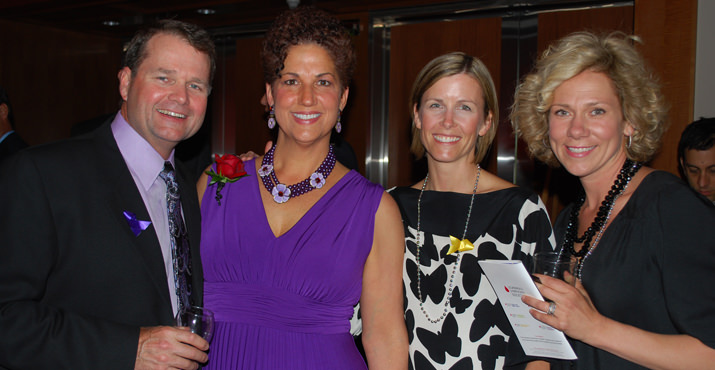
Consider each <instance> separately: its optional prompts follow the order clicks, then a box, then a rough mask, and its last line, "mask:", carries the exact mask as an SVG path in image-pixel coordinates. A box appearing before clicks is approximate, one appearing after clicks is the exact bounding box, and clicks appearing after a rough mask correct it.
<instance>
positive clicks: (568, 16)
mask: <svg viewBox="0 0 715 370" xmlns="http://www.w3.org/2000/svg"><path fill="white" fill-rule="evenodd" d="M576 31H590V32H594V33H609V32H611V31H622V32H625V33H627V34H632V33H633V7H632V6H619V7H613V8H597V9H584V10H565V11H557V12H550V13H542V14H539V37H538V50H539V55H541V53H542V52H543V51H544V50H546V48H547V47H548V46H549V44H551V43H552V42H553V41H555V40H558V39H560V38H561V37H564V36H566V35H568V34H570V33H572V32H576Z"/></svg>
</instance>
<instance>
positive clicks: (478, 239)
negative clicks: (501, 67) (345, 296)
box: [391, 53, 554, 369]
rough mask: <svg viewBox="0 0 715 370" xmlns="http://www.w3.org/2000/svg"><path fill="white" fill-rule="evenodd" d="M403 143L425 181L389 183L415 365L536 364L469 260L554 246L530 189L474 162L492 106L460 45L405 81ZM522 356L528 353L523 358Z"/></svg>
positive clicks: (485, 144)
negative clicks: (409, 121) (399, 226)
mask: <svg viewBox="0 0 715 370" xmlns="http://www.w3.org/2000/svg"><path fill="white" fill-rule="evenodd" d="M411 106H412V116H413V137H412V148H411V149H412V152H413V153H414V154H415V155H416V156H417V157H418V158H420V157H422V156H426V159H427V167H428V174H427V176H426V177H425V179H424V180H422V181H420V182H418V183H416V184H414V185H412V186H410V187H398V188H395V189H393V190H392V191H391V195H392V196H393V197H394V198H395V200H396V201H397V204H398V206H399V207H400V211H401V213H402V219H403V223H404V228H405V236H406V238H405V246H406V249H405V264H404V270H403V281H404V284H405V294H406V296H405V320H406V323H407V330H408V335H409V341H410V364H411V368H414V369H503V368H524V367H528V368H529V369H536V368H544V367H546V366H548V365H547V364H546V363H545V362H542V361H534V360H537V359H534V358H529V357H527V356H525V355H524V352H523V350H522V349H521V346H520V345H519V342H518V340H517V338H516V336H515V335H514V332H513V330H512V328H511V325H510V324H509V322H508V320H507V317H506V315H505V313H504V311H503V309H502V308H501V307H500V305H499V302H498V301H497V297H496V293H495V292H494V290H493V289H492V287H491V285H490V284H489V282H488V281H487V279H486V277H485V275H484V274H483V273H482V270H481V268H480V267H479V265H478V263H477V261H479V260H484V259H503V260H510V259H511V260H522V261H523V262H524V263H525V264H526V265H527V268H530V266H531V257H532V255H533V254H534V252H535V251H537V250H541V249H546V250H551V249H553V244H554V237H553V235H552V230H551V224H550V221H549V217H548V214H547V212H546V210H545V208H544V205H543V203H542V202H541V200H540V199H539V197H538V196H537V195H536V194H534V193H533V192H531V191H528V190H525V189H522V188H519V187H516V186H514V185H513V184H511V183H509V182H507V181H504V180H502V179H501V178H499V177H497V176H496V175H493V174H491V173H489V172H487V171H485V170H484V169H482V168H481V167H480V165H479V162H480V161H481V160H482V159H483V158H484V156H485V155H486V153H487V151H488V149H489V146H490V144H491V142H492V140H493V139H494V136H495V134H496V127H497V125H498V113H499V108H498V106H497V98H496V90H495V88H494V83H493V81H492V79H491V76H490V75H489V71H488V70H487V68H486V66H484V64H483V63H482V62H481V61H480V60H479V59H477V58H474V57H472V56H469V55H466V54H464V53H450V54H445V55H442V56H439V57H437V58H435V59H434V60H432V61H430V62H429V63H428V64H427V65H426V66H425V67H424V68H423V69H422V71H421V72H420V73H419V75H418V76H417V79H416V81H415V83H414V86H413V88H412V97H411ZM530 361H531V362H530Z"/></svg>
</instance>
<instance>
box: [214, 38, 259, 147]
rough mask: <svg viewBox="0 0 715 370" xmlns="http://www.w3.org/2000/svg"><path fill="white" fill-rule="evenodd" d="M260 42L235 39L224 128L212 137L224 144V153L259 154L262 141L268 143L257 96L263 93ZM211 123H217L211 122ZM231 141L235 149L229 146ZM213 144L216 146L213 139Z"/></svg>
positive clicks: (229, 73) (254, 39)
mask: <svg viewBox="0 0 715 370" xmlns="http://www.w3.org/2000/svg"><path fill="white" fill-rule="evenodd" d="M262 42H263V37H260V38H245V39H237V40H236V54H235V56H234V57H233V58H231V60H229V61H227V68H228V69H229V71H228V72H227V74H226V87H225V90H226V92H225V93H226V99H225V101H226V107H224V120H223V126H224V127H223V129H219V130H214V132H213V135H214V138H216V137H217V135H218V138H219V140H221V141H222V142H224V143H226V144H225V145H226V146H225V148H224V150H225V151H226V152H230V153H233V152H236V153H245V152H247V151H249V150H252V151H254V152H256V153H259V154H263V152H264V150H263V149H264V147H265V144H266V141H268V140H272V139H271V134H270V130H268V126H267V123H266V118H267V115H266V110H265V107H264V106H263V105H262V104H261V97H262V96H263V94H264V93H265V92H266V85H265V83H264V82H263V68H262V67H261V44H262ZM230 62H233V63H230ZM231 68H232V70H231ZM214 123H217V120H215V119H214ZM217 126H219V127H220V126H221V125H217ZM231 141H233V142H235V146H233V145H231V144H230V142H231ZM213 142H214V143H216V139H214V141H213ZM217 149H218V148H214V150H217Z"/></svg>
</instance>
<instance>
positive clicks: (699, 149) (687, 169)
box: [678, 118, 715, 204]
mask: <svg viewBox="0 0 715 370" xmlns="http://www.w3.org/2000/svg"><path fill="white" fill-rule="evenodd" d="M678 164H679V165H680V171H681V174H682V175H683V178H684V179H686V180H687V181H688V184H690V187H692V188H693V189H695V191H697V192H698V193H700V194H702V195H703V196H705V197H706V198H708V199H710V201H711V202H713V204H715V118H700V119H699V120H697V121H695V122H693V123H691V124H689V125H688V127H686V128H685V130H683V134H682V135H681V136H680V143H679V144H678Z"/></svg>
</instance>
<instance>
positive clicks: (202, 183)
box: [196, 164, 213, 207]
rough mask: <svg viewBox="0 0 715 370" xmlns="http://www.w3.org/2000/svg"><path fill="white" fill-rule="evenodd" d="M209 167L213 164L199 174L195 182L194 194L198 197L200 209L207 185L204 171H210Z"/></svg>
mask: <svg viewBox="0 0 715 370" xmlns="http://www.w3.org/2000/svg"><path fill="white" fill-rule="evenodd" d="M211 166H213V164H210V165H209V166H208V167H206V169H205V170H204V172H202V173H201V176H199V181H197V182H196V193H197V194H198V196H199V207H201V200H202V198H203V197H204V193H205V192H206V188H207V187H208V183H209V175H208V174H207V173H206V171H208V170H210V169H211Z"/></svg>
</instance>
